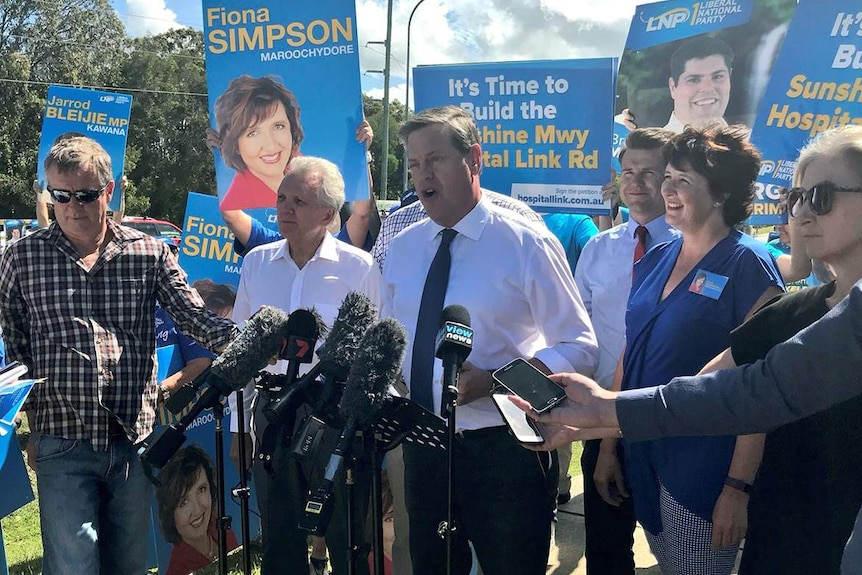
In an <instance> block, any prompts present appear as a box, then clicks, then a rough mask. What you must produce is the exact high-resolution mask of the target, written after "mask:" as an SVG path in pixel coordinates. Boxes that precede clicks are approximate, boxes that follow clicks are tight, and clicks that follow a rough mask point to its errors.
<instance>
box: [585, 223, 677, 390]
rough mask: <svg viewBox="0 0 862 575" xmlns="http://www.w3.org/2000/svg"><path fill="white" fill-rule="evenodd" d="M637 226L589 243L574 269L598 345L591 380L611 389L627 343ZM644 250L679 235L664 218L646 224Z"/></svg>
mask: <svg viewBox="0 0 862 575" xmlns="http://www.w3.org/2000/svg"><path fill="white" fill-rule="evenodd" d="M638 225H640V224H638V223H637V222H636V221H634V220H629V221H628V222H626V223H624V224H620V225H618V226H616V227H613V228H611V229H609V230H605V231H603V232H602V233H600V234H598V235H597V236H595V237H593V238H591V239H590V241H589V242H587V245H586V246H584V249H583V251H582V252H581V257H580V259H578V266H577V268H576V269H575V283H576V284H577V286H578V291H579V292H580V294H581V298H582V299H583V301H584V305H585V306H586V308H587V312H589V314H590V318H591V319H592V322H593V329H595V332H596V339H598V341H599V365H598V367H597V368H596V374H595V377H594V379H595V380H596V382H598V383H599V385H601V386H602V387H604V388H606V389H607V388H610V386H611V384H612V383H613V379H614V371H615V370H616V367H617V362H618V361H619V359H620V354H621V353H622V350H623V346H624V345H625V342H626V306H627V305H628V301H629V292H630V291H631V289H632V263H633V259H634V254H635V246H637V243H638V240H637V237H636V236H635V229H637V227H638ZM645 226H646V228H647V230H648V231H649V235H648V236H647V242H646V247H647V249H650V248H652V247H653V246H655V245H658V244H661V243H664V242H667V241H670V240H672V239H673V238H675V237H677V236H678V235H679V232H678V231H676V230H675V229H674V228H672V227H671V226H670V225H669V224H668V223H667V222H666V221H665V219H664V215H662V216H660V217H658V218H655V219H654V220H652V221H651V222H648V223H646V224H645Z"/></svg>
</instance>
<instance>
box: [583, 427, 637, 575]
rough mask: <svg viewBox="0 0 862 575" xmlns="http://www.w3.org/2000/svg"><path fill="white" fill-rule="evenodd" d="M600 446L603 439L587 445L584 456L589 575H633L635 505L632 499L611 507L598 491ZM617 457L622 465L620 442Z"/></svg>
mask: <svg viewBox="0 0 862 575" xmlns="http://www.w3.org/2000/svg"><path fill="white" fill-rule="evenodd" d="M600 444H601V440H600V439H596V440H592V441H586V442H584V452H583V454H582V455H581V469H582V470H583V473H584V525H585V527H586V551H585V553H584V556H585V557H586V559H587V575H634V573H635V558H634V553H633V552H632V546H633V545H634V531H635V510H634V505H633V504H632V500H631V498H628V499H626V500H625V501H624V502H623V503H622V505H620V506H619V507H614V506H613V505H608V504H607V503H605V500H604V499H602V498H601V496H600V495H599V492H598V491H596V484H595V482H594V481H593V473H595V471H596V461H598V458H599V445H600ZM617 456H618V457H619V460H620V464H622V461H623V452H622V442H618V448H617Z"/></svg>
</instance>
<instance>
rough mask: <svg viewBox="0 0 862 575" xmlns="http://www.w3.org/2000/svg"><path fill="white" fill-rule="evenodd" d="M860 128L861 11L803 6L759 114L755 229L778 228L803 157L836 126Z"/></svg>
mask: <svg viewBox="0 0 862 575" xmlns="http://www.w3.org/2000/svg"><path fill="white" fill-rule="evenodd" d="M845 124H857V125H862V7H860V4H859V1H858V0H801V1H800V2H799V7H798V8H797V9H796V16H795V17H794V18H793V22H792V23H791V25H790V29H789V30H788V32H787V39H786V40H785V42H784V47H783V48H782V50H781V54H780V55H779V56H778V61H777V62H776V64H775V68H774V70H773V72H772V79H771V80H770V82H769V86H768V87H767V89H766V95H765V96H764V98H763V101H762V102H761V103H760V108H759V109H758V111H757V120H756V121H755V124H754V129H753V130H752V134H751V141H752V142H753V143H754V144H756V145H757V147H758V148H759V149H760V152H761V154H762V156H763V163H762V164H761V167H760V175H759V177H758V180H757V198H756V201H755V204H754V211H753V214H752V216H751V218H750V220H749V221H750V223H752V224H755V225H763V224H775V223H781V222H782V221H784V220H785V219H786V215H785V214H783V213H781V210H780V209H779V206H778V198H779V193H780V191H781V189H782V188H785V187H790V186H792V182H793V172H794V170H795V169H796V158H797V156H798V155H799V150H800V149H801V148H802V147H803V146H805V144H806V143H807V142H808V141H809V140H810V139H811V138H814V137H816V136H817V135H818V134H820V133H822V132H824V131H825V130H827V129H829V128H831V127H833V126H843V125H845Z"/></svg>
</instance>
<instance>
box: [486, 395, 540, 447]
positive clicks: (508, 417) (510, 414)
mask: <svg viewBox="0 0 862 575" xmlns="http://www.w3.org/2000/svg"><path fill="white" fill-rule="evenodd" d="M491 399H492V400H493V401H494V405H496V406H497V411H499V412H500V415H501V416H502V417H503V421H505V422H506V425H507V426H508V427H509V429H510V430H511V431H512V433H513V434H514V435H515V439H517V440H518V443H524V444H526V445H539V444H542V443H544V442H545V438H544V437H542V434H541V433H540V432H539V430H538V428H537V427H536V424H535V423H534V422H533V420H532V419H530V418H529V417H527V414H526V413H524V412H523V411H521V410H520V409H518V407H517V406H516V405H515V404H514V403H512V402H511V401H509V395H508V394H506V393H494V394H491Z"/></svg>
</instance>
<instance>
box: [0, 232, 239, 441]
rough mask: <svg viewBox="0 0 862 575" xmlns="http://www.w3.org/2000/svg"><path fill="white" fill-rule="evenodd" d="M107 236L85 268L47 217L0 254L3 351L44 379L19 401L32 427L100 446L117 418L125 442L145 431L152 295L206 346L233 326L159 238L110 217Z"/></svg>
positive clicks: (152, 385)
mask: <svg viewBox="0 0 862 575" xmlns="http://www.w3.org/2000/svg"><path fill="white" fill-rule="evenodd" d="M108 226H109V228H110V232H112V233H113V238H112V239H111V240H110V241H109V242H108V243H107V244H106V246H105V248H104V250H103V252H102V253H101V254H100V255H99V259H98V260H97V261H96V263H95V265H94V266H93V267H92V269H90V270H89V271H87V270H86V269H84V267H83V265H82V264H81V261H80V256H79V254H78V253H77V251H76V250H75V248H74V247H73V246H72V244H71V243H69V241H68V240H67V239H66V236H64V235H63V233H62V231H61V230H60V228H59V227H58V225H57V224H56V223H55V224H52V225H51V226H50V227H48V228H44V229H41V230H39V231H37V232H35V233H33V234H31V235H29V236H27V237H25V238H24V239H22V240H20V241H18V242H16V243H15V244H13V245H11V246H9V247H8V248H7V249H6V251H5V252H4V253H3V254H2V256H0V310H2V315H0V323H2V328H3V337H4V338H5V339H6V343H7V347H8V351H9V356H10V358H12V359H15V360H18V361H20V362H22V363H24V364H26V365H27V366H29V367H30V369H31V373H32V376H33V377H37V378H46V379H45V381H44V382H42V383H39V384H37V385H36V386H35V387H34V388H33V392H32V393H31V394H30V397H29V399H28V400H27V404H26V405H25V409H26V410H27V411H28V412H29V414H30V415H31V418H33V419H31V424H33V425H34V427H35V429H36V430H37V431H38V432H39V433H44V434H46V435H53V436H57V437H64V438H67V439H89V440H90V441H91V443H92V445H93V448H94V449H97V450H104V449H107V447H108V443H109V426H110V425H111V422H113V423H114V425H115V426H116V423H117V422H119V423H120V424H121V425H122V427H123V429H124V431H125V432H126V435H127V436H128V437H129V438H130V439H132V440H133V441H134V440H136V439H138V438H143V437H145V436H146V435H148V434H149V433H150V432H151V431H152V429H153V422H154V421H155V408H156V398H157V393H158V388H157V387H156V381H155V361H154V358H155V327H154V325H155V321H154V317H155V306H156V300H157V299H158V301H159V302H161V304H162V306H163V307H164V308H165V309H166V310H167V311H168V313H169V314H170V315H171V316H172V317H173V318H174V320H175V321H176V323H177V326H178V327H179V329H181V330H182V331H183V332H184V333H186V334H188V335H189V336H191V337H193V338H194V339H196V340H198V341H199V342H201V343H203V344H204V345H206V346H207V347H209V348H210V349H214V348H219V347H220V346H222V345H224V344H226V343H227V342H228V341H230V339H231V338H232V337H233V336H234V335H235V334H236V327H235V326H234V324H233V322H231V321H230V320H227V319H222V318H219V317H217V316H215V315H214V314H212V313H210V312H209V311H208V310H207V309H206V308H205V307H204V304H203V300H201V298H200V296H199V295H198V293H197V292H196V291H195V290H194V289H192V288H191V287H190V286H189V284H188V282H187V281H186V274H185V272H183V270H182V269H181V268H180V267H179V264H178V263H177V260H176V258H175V257H174V256H173V255H171V253H170V251H169V250H168V247H167V245H166V244H164V243H162V242H160V241H158V240H156V239H155V238H152V237H150V236H148V235H145V234H142V233H140V232H138V231H136V230H133V229H130V228H126V227H122V226H118V225H117V224H115V223H114V222H112V221H109V222H108Z"/></svg>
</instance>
